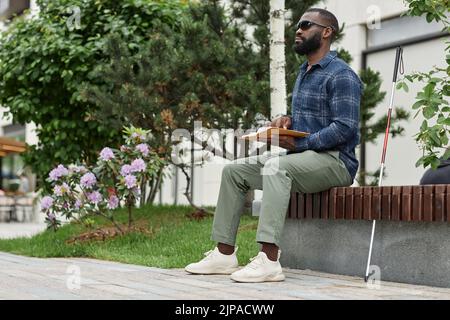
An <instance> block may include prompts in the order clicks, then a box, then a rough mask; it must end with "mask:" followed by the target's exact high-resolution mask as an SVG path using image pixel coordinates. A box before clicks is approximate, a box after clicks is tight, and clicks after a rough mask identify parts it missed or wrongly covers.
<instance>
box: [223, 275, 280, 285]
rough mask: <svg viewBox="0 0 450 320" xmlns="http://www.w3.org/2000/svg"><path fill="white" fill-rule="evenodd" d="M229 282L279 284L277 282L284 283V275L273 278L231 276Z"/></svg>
mask: <svg viewBox="0 0 450 320" xmlns="http://www.w3.org/2000/svg"><path fill="white" fill-rule="evenodd" d="M230 278H231V280H233V281H236V282H249V283H255V282H279V281H284V279H285V278H286V277H285V276H284V274H282V273H279V274H276V275H273V276H268V277H264V278H245V279H244V278H239V277H236V276H234V277H233V276H231V277H230Z"/></svg>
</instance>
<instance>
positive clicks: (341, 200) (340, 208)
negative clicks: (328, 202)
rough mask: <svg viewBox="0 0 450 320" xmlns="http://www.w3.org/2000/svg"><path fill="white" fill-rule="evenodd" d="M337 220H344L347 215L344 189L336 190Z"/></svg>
mask: <svg viewBox="0 0 450 320" xmlns="http://www.w3.org/2000/svg"><path fill="white" fill-rule="evenodd" d="M336 189H337V197H336V219H343V218H344V214H345V190H344V188H336Z"/></svg>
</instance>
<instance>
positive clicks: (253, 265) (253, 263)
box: [247, 256, 262, 269]
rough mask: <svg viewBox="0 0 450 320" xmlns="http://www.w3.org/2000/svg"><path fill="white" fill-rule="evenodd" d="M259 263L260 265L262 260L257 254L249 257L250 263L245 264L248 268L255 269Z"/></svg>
mask: <svg viewBox="0 0 450 320" xmlns="http://www.w3.org/2000/svg"><path fill="white" fill-rule="evenodd" d="M260 265H262V260H261V258H259V256H256V257H253V258H250V263H249V264H248V265H247V267H248V268H251V269H257V268H258V267H259V266H260Z"/></svg>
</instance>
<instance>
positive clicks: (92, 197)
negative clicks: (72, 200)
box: [87, 191, 103, 204]
mask: <svg viewBox="0 0 450 320" xmlns="http://www.w3.org/2000/svg"><path fill="white" fill-rule="evenodd" d="M87 198H88V199H89V201H90V202H92V203H94V204H97V203H99V202H100V201H102V200H103V197H102V195H101V194H100V192H98V191H92V192H91V193H88V194H87Z"/></svg>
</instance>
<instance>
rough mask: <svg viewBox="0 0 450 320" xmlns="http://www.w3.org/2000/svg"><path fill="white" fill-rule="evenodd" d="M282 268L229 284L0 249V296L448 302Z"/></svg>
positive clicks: (403, 288) (408, 289)
mask: <svg viewBox="0 0 450 320" xmlns="http://www.w3.org/2000/svg"><path fill="white" fill-rule="evenodd" d="M284 271H285V274H286V281H284V282H279V283H256V284H247V283H234V282H232V281H231V280H230V279H229V278H228V276H218V275H214V276H195V275H189V274H187V273H186V272H185V271H184V270H182V269H158V268H149V267H143V266H136V265H127V264H121V263H115V262H109V261H102V260H93V259H85V258H50V259H39V258H29V257H23V256H17V255H12V254H9V253H3V252H0V299H152V300H153V299H158V300H159V299H174V300H176V299H189V300H191V299H192V300H197V299H200V300H207V299H238V300H239V299H250V300H252V299H279V300H287V299H300V300H301V299H368V300H374V299H446V300H450V289H444V288H434V287H426V286H413V285H406V284H399V283H392V282H382V283H381V286H380V288H379V289H369V288H367V286H366V285H365V283H364V281H363V280H362V279H360V278H356V277H348V276H337V275H332V274H326V273H319V272H313V271H308V270H292V269H285V270H284ZM78 275H79V277H78ZM78 279H80V280H78Z"/></svg>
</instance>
